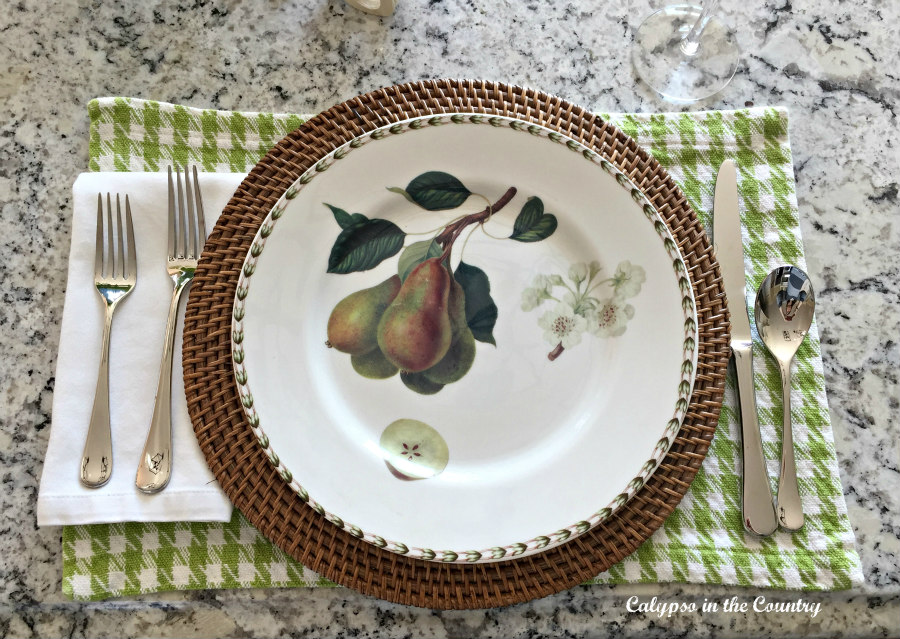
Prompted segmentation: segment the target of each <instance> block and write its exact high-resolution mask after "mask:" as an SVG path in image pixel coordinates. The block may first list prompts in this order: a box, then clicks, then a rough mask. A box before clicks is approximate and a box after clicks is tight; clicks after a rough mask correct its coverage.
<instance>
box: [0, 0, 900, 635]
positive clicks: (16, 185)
mask: <svg viewBox="0 0 900 639" xmlns="http://www.w3.org/2000/svg"><path fill="white" fill-rule="evenodd" d="M723 5H724V6H723V8H722V9H721V13H722V14H723V15H724V16H725V17H726V19H727V20H728V21H729V22H730V23H731V24H733V25H735V26H738V27H739V29H740V31H739V34H738V40H739V42H740V43H741V45H742V47H743V48H744V51H745V55H744V61H745V65H744V67H743V68H742V69H741V71H740V72H739V75H738V76H737V77H736V78H735V81H734V82H733V84H732V85H731V86H730V87H729V88H728V89H727V90H726V91H725V92H724V93H723V94H721V95H719V96H717V97H716V98H714V99H712V100H710V101H707V102H705V103H703V104H701V105H699V106H698V107H695V108H735V107H741V106H745V105H746V104H747V103H749V102H752V103H754V104H757V105H775V104H781V105H785V106H787V107H789V108H790V109H791V140H792V147H793V152H794V158H795V169H796V175H797V191H798V198H799V202H800V208H801V221H802V225H803V233H804V239H805V244H806V251H807V261H808V263H809V268H810V274H811V276H812V277H813V279H814V281H815V282H816V283H817V302H818V311H817V315H818V323H819V327H820V330H821V332H822V349H823V353H824V362H825V369H826V375H827V384H828V386H827V389H828V393H829V402H830V407H831V412H832V419H833V424H834V431H835V437H836V440H837V448H838V454H839V457H840V462H841V472H842V477H843V482H844V488H845V492H846V496H847V502H848V507H849V510H850V517H851V521H852V522H853V524H854V529H855V531H856V536H857V542H858V545H859V550H860V554H861V556H862V561H863V567H864V572H865V575H866V580H867V583H866V585H865V587H864V588H862V589H860V590H857V591H851V592H849V593H832V594H827V595H814V594H808V595H807V594H802V595H801V593H777V592H773V591H762V592H757V591H750V590H741V589H736V588H712V587H698V586H677V585H662V586H652V587H648V586H622V587H618V588H612V587H589V588H585V587H581V588H576V589H574V590H571V591H569V592H565V593H561V594H559V595H556V596H553V597H548V598H546V599H543V600H540V601H537V602H533V603H530V604H523V605H519V606H514V607H511V608H508V609H501V610H494V611H489V612H483V611H474V612H453V613H437V612H432V611H429V610H419V609H413V608H405V607H401V606H395V605H392V604H388V603H385V602H382V601H378V600H373V599H370V598H367V597H363V596H361V595H358V594H356V593H354V592H352V591H348V590H345V589H318V590H291V591H232V592H205V593H168V594H160V595H155V596H147V597H143V598H140V599H135V600H128V601H111V602H104V603H98V604H78V603H73V602H70V601H67V600H65V599H64V598H63V596H62V594H61V592H60V576H61V575H60V571H61V557H60V532H59V529H53V528H51V529H42V530H38V529H37V528H36V524H35V515H34V504H35V499H36V494H37V483H38V479H39V477H40V467H41V463H42V459H43V454H44V450H45V448H46V440H47V434H48V429H47V427H48V425H49V422H50V400H51V397H52V393H53V375H54V367H55V356H56V346H57V341H58V333H59V320H60V317H61V313H62V300H63V286H64V282H65V272H66V262H67V258H68V242H69V216H70V213H71V207H70V198H71V195H70V189H71V184H72V182H73V180H74V178H75V176H76V175H77V174H78V173H79V172H80V171H83V170H84V169H85V164H86V161H87V143H88V140H87V123H88V121H87V114H86V104H87V102H88V100H89V99H90V98H92V97H96V96H100V95H130V96H136V97H144V98H152V99H159V100H166V101H171V102H176V103H183V104H191V105H194V106H200V107H214V108H222V109H243V110H271V111H292V112H314V111H318V110H321V109H323V108H327V107H328V106H330V105H332V104H333V103H335V102H338V101H341V100H343V99H346V98H348V97H351V96H352V95H354V94H357V93H360V92H364V91H368V90H371V89H373V88H377V87H379V86H383V85H388V84H393V83H395V82H403V81H407V80H415V79H421V78H427V77H485V78H491V79H495V80H501V81H507V82H512V83H516V84H525V85H532V86H536V87H539V88H541V89H543V90H546V91H549V92H551V93H555V94H558V95H562V96H565V97H566V98H568V99H570V100H572V101H574V102H577V103H579V104H582V105H585V106H587V107H589V108H591V109H595V110H597V111H654V110H667V109H671V108H672V107H671V105H666V104H664V103H662V102H660V101H658V100H656V99H655V98H654V96H653V95H652V94H651V93H650V92H648V91H647V90H645V89H644V88H643V87H641V86H640V85H639V84H637V82H636V80H635V78H634V77H633V75H632V72H631V68H630V63H629V61H628V57H627V52H628V45H629V43H630V41H631V37H632V33H633V31H634V29H635V28H636V27H637V25H638V24H639V22H640V20H641V18H642V17H643V16H644V15H646V14H648V13H649V12H650V11H651V10H652V7H656V6H658V3H652V6H651V3H650V2H648V1H647V0H635V2H632V3H629V6H620V5H615V4H611V3H599V2H587V1H577V2H576V1H572V2H566V3H537V2H524V3H519V2H515V3H514V2H511V1H509V0H499V1H498V0H466V1H462V0H445V1H443V2H441V1H440V0H433V1H431V2H428V3H426V2H423V1H420V0H401V3H400V5H399V7H398V10H397V12H396V13H395V15H394V16H393V17H391V18H387V19H378V18H373V17H370V16H366V15H364V14H361V13H359V12H357V11H356V10H353V9H351V8H349V7H347V6H346V5H344V4H343V2H340V1H339V0H331V1H325V0H322V1H316V0H297V1H295V2H291V1H284V2H276V1H274V0H270V1H265V2H240V1H238V0H221V1H215V0H209V1H205V0H197V1H196V2H190V3H188V2H172V3H164V4H159V5H151V3H143V4H141V5H139V6H138V5H137V4H136V3H131V2H124V1H122V2H103V3H101V2H99V0H98V1H94V2H88V1H85V0H77V1H76V0H73V1H69V2H60V3H58V4H54V5H53V7H52V9H51V8H50V7H49V6H48V5H47V4H46V3H43V2H38V1H36V0H22V1H21V2H12V3H10V4H7V5H6V7H5V9H6V10H5V11H4V12H2V14H0V51H2V52H3V54H2V56H0V211H2V214H0V242H2V244H0V292H2V295H3V301H4V304H3V305H2V307H0V358H2V362H3V367H2V372H0V407H2V408H0V410H2V413H0V416H2V419H0V468H2V471H0V473H2V479H3V485H4V490H3V491H2V494H0V503H2V508H3V513H4V515H5V517H4V523H3V524H0V593H2V595H0V635H6V636H42V637H49V636H90V637H98V636H123V635H129V636H198V637H199V636H385V637H388V636H426V637H431V636H435V637H443V636H454V637H488V636H502V637H512V636H535V635H551V636H561V635H569V636H608V635H614V636H669V635H670V634H672V633H679V634H685V635H691V636H712V635H715V636H741V635H743V636H748V635H749V636H760V635H765V636H796V635H801V634H802V635H806V636H842V635H843V636H854V637H861V636H897V635H898V633H900V540H898V538H900V514H898V513H900V468H898V457H900V450H898V435H897V428H896V422H897V420H898V415H900V380H898V376H897V370H898V368H900V345H898V337H897V336H898V335H900V266H898V261H897V255H900V201H898V199H900V198H898V175H900V167H898V160H900V158H898V144H900V134H898V126H897V108H898V103H900V78H898V72H897V67H896V63H897V44H896V43H897V42H898V41H900V32H898V31H900V27H898V24H900V5H898V4H897V3H889V2H877V1H876V0H868V1H861V2H856V3H853V6H852V9H851V7H850V6H849V5H847V4H846V3H839V2H838V1H837V0H825V1H823V2H820V3H816V7H815V8H810V6H809V5H808V3H796V4H794V5H792V4H789V3H786V2H784V1H783V0H771V1H767V2H758V3H734V2H726V3H723ZM87 374H91V375H93V374H94V373H93V371H90V372H89V373H87ZM760 594H762V595H764V596H766V597H767V598H768V599H769V600H779V601H796V600H797V599H798V597H799V596H802V597H803V599H804V600H805V601H814V602H821V604H822V607H821V611H820V612H819V613H818V614H817V615H816V616H815V617H812V618H811V617H810V615H809V614H808V613H807V614H802V613H780V614H779V613H774V612H773V613H768V614H766V613H757V612H754V611H753V610H752V602H753V600H754V598H755V597H756V596H758V595H760ZM633 595H634V596H638V597H639V598H640V600H641V601H643V602H649V601H650V600H651V598H652V597H653V596H656V597H657V599H658V600H659V601H665V602H671V601H678V602H691V601H695V602H698V603H702V601H703V600H704V598H707V599H709V600H719V601H721V600H722V599H724V598H726V597H732V596H734V597H737V598H738V600H739V601H742V602H747V603H749V604H750V610H749V611H748V612H746V613H740V612H738V613H723V612H719V613H702V612H696V613H675V614H673V615H672V616H670V617H663V618H662V619H660V618H659V617H658V616H657V615H656V614H655V613H651V614H642V613H632V612H629V611H628V599H629V597H631V596H633Z"/></svg>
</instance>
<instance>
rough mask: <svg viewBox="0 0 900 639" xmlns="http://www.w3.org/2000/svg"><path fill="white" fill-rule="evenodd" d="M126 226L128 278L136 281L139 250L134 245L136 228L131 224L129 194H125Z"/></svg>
mask: <svg viewBox="0 0 900 639" xmlns="http://www.w3.org/2000/svg"><path fill="white" fill-rule="evenodd" d="M125 226H126V227H127V228H126V230H127V233H128V277H129V278H132V279H134V278H135V276H136V275H137V248H136V247H135V245H134V226H132V224H131V202H129V201H128V194H127V193H126V194H125Z"/></svg>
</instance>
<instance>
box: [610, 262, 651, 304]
mask: <svg viewBox="0 0 900 639" xmlns="http://www.w3.org/2000/svg"><path fill="white" fill-rule="evenodd" d="M646 279H647V274H646V272H645V271H644V269H643V268H642V267H640V266H638V265H636V264H632V263H631V262H629V261H628V260H625V261H624V262H620V263H619V265H618V266H617V267H616V273H615V275H613V277H612V280H613V286H614V287H615V289H616V295H617V296H619V297H621V298H622V299H627V298H629V297H634V296H635V295H637V294H638V293H640V292H641V284H643V283H644V281H645V280H646Z"/></svg>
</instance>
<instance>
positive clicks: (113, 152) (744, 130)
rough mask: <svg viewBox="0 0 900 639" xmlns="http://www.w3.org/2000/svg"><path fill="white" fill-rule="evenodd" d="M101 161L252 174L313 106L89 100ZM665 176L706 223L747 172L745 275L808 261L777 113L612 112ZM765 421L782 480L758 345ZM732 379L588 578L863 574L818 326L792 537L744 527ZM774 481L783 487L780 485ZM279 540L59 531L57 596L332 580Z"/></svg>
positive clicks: (100, 167)
mask: <svg viewBox="0 0 900 639" xmlns="http://www.w3.org/2000/svg"><path fill="white" fill-rule="evenodd" d="M89 112H90V120H91V126H90V169H91V170H92V171H161V170H164V169H165V167H166V166H167V165H169V164H171V163H176V164H181V165H183V164H186V163H188V162H190V163H196V164H199V165H200V166H202V167H203V170H205V171H229V172H244V171H249V170H250V169H251V168H252V167H253V165H254V164H255V163H256V162H257V161H258V160H259V159H260V158H261V157H262V156H263V155H265V153H266V152H267V151H268V150H269V149H270V148H271V147H272V146H274V145H275V143H276V142H278V140H279V139H281V138H282V137H283V136H285V135H286V134H287V133H289V132H290V131H292V130H294V129H296V128H297V127H299V126H300V125H301V124H302V123H303V122H304V116H297V115H272V114H266V113H232V112H223V111H210V110H199V109H191V108H186V107H182V106H174V105H171V104H164V103H159V102H149V101H143V100H136V99H123V98H104V99H101V100H94V101H92V102H91V103H90V106H89ZM605 117H607V119H609V120H610V121H612V122H613V123H614V124H616V125H617V126H619V127H620V128H621V129H622V130H624V131H625V132H626V133H627V134H628V135H630V136H632V137H633V138H635V139H636V140H637V141H638V143H639V144H640V145H641V146H643V147H644V148H645V149H647V150H648V151H650V152H651V153H652V154H653V156H654V157H656V158H657V159H658V160H659V161H660V163H661V164H662V165H663V166H664V167H665V168H666V169H667V170H668V171H669V172H670V173H671V175H672V177H673V178H674V179H675V181H676V182H677V183H678V184H679V186H680V187H681V188H682V190H683V191H684V193H685V195H686V196H687V198H688V200H689V201H690V203H691V205H692V206H693V207H694V209H695V210H696V211H698V213H699V214H700V216H701V218H702V219H703V221H704V222H705V223H708V222H709V212H710V211H711V210H712V202H713V191H714V184H715V172H716V170H717V167H718V166H719V165H720V164H721V163H722V161H723V160H725V159H726V158H733V159H734V160H735V162H736V164H737V167H738V182H739V190H740V195H741V204H742V211H743V215H744V218H743V221H744V232H745V235H744V243H745V244H744V246H745V251H746V254H747V256H748V262H749V264H748V272H749V275H750V277H749V281H750V282H751V283H752V284H754V285H757V284H758V283H759V282H761V281H762V279H763V277H764V276H765V275H766V273H768V272H769V270H770V269H772V268H774V267H775V266H780V265H783V264H786V263H791V264H796V265H798V266H800V267H801V268H804V269H805V268H806V266H805V262H804V258H803V245H802V242H801V239H800V228H799V222H798V218H797V200H796V196H795V193H794V174H793V166H792V160H791V151H790V145H789V141H788V115H787V111H785V110H783V109H771V108H753V109H748V110H742V111H730V112H705V113H682V114H655V115H651V114H641V115H634V114H612V115H607V116H605ZM755 365H756V384H757V392H758V401H759V416H760V423H761V424H762V436H763V442H764V444H763V445H764V449H765V453H766V457H767V459H768V463H769V475H770V477H771V478H772V479H773V484H774V479H775V478H776V477H777V476H778V463H779V462H778V460H779V457H780V429H781V410H782V407H781V397H780V395H781V383H780V378H779V372H778V368H777V365H776V364H775V363H774V362H773V360H771V359H770V358H769V357H768V355H766V354H765V352H764V348H763V347H762V346H761V345H758V346H757V348H756V358H755ZM735 400H736V397H735V390H734V387H733V386H731V385H730V386H729V387H728V389H727V391H726V396H725V406H724V407H723V409H722V417H721V421H720V426H719V429H718V431H717V433H716V436H715V439H714V440H713V443H712V447H711V449H710V451H709V454H708V456H707V458H706V461H705V462H704V464H703V467H702V468H701V470H700V472H699V473H698V474H697V477H696V479H695V480H694V483H693V485H692V487H691V489H690V491H688V493H687V495H686V496H685V497H684V499H683V501H682V502H681V504H680V505H679V507H678V508H677V509H676V510H675V512H674V513H673V514H672V516H671V517H669V518H668V519H667V520H666V522H665V523H664V524H663V526H662V527H661V528H660V529H659V530H658V531H657V532H656V533H655V534H654V535H653V536H652V537H651V538H650V539H649V540H648V541H647V542H646V543H645V544H644V545H642V546H641V547H640V548H639V549H638V550H637V551H636V552H635V553H633V554H632V555H631V556H629V557H628V558H626V559H625V560H624V561H622V562H621V563H619V564H617V565H616V566H614V567H613V568H612V569H610V570H609V571H608V572H605V573H603V574H601V575H598V576H597V577H596V578H595V579H593V580H591V582H590V583H598V584H599V583H634V582H648V583H659V582H668V581H677V582H692V583H714V584H727V585H744V586H761V587H773V588H788V589H807V590H839V589H846V588H850V587H851V586H853V585H856V584H859V583H860V582H861V581H862V570H861V566H860V560H859V556H858V555H857V553H856V550H855V547H854V537H853V531H852V529H851V527H850V522H849V519H848V517H847V508H846V504H845V502H844V497H843V493H842V490H841V480H840V476H839V474H838V465H837V458H836V454H835V448H834V440H833V435H832V431H831V425H830V423H829V416H828V405H827V403H826V398H825V383H824V376H823V369H822V360H821V355H820V351H819V335H818V331H817V329H816V327H815V326H813V328H812V330H811V331H810V334H809V338H808V339H807V340H806V341H805V342H804V344H803V346H802V347H801V349H800V352H799V353H798V355H797V359H796V368H795V373H794V391H793V396H792V410H793V422H794V437H795V444H796V456H797V467H798V474H799V477H800V492H801V494H802V496H803V507H804V510H805V512H806V525H805V526H804V528H803V529H802V530H801V531H800V532H797V533H794V534H788V533H784V532H780V531H779V532H777V533H776V534H775V535H773V536H771V537H768V538H765V539H758V538H755V537H752V536H750V535H747V534H746V533H745V532H744V529H743V526H742V525H741V512H740V501H739V500H740V483H739V479H740V474H739V467H740V464H741V460H740V432H739V429H738V425H737V420H736V416H735V409H734V407H735V405H736V404H735ZM773 487H774V486H773ZM330 585H333V584H331V582H329V581H327V580H325V579H323V578H321V577H319V576H318V575H316V574H315V573H313V572H312V571H310V570H308V569H306V568H304V567H303V566H301V565H300V564H298V563H297V562H295V561H293V560H292V559H291V558H289V557H287V556H286V555H285V554H284V553H283V552H282V551H281V550H280V549H278V548H276V547H274V546H273V545H272V544H270V543H269V542H268V541H267V540H266V539H265V538H264V537H262V535H260V534H259V532H257V530H256V529H255V528H253V527H252V526H251V525H250V524H249V523H248V522H247V520H246V519H244V517H243V516H242V515H240V513H238V512H237V511H236V512H235V514H234V516H233V518H232V520H231V522H229V523H227V524H221V523H216V524H206V523H159V524H153V523H150V524H142V523H126V524H103V525H90V526H69V527H66V528H64V529H63V591H64V592H65V593H66V594H67V595H69V596H71V597H73V598H75V599H104V598H108V597H114V596H122V595H133V594H138V593H145V592H152V591H159V590H172V589H203V588H250V587H253V588H268V587H295V586H330Z"/></svg>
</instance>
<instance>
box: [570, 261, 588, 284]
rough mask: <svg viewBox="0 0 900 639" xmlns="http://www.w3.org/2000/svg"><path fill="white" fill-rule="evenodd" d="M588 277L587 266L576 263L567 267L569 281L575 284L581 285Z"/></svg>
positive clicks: (582, 263)
mask: <svg viewBox="0 0 900 639" xmlns="http://www.w3.org/2000/svg"><path fill="white" fill-rule="evenodd" d="M587 276H588V265H587V264H585V263H584V262H578V263H577V264H573V265H572V266H570V267H569V279H570V280H572V281H573V282H575V283H576V284H581V283H582V282H583V281H584V280H586V279H587Z"/></svg>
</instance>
